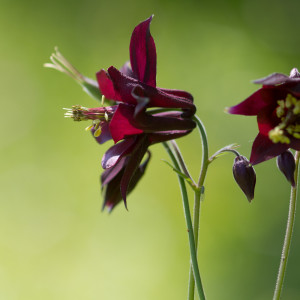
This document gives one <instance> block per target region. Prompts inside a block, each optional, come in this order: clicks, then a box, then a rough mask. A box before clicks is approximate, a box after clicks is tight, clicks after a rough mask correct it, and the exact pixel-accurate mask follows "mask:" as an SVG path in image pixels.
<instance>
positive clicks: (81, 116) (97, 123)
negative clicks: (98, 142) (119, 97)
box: [65, 105, 117, 137]
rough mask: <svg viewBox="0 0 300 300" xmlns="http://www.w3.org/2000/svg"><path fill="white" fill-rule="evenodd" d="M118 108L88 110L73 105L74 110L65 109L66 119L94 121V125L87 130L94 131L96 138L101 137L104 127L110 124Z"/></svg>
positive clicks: (108, 107)
mask: <svg viewBox="0 0 300 300" xmlns="http://www.w3.org/2000/svg"><path fill="white" fill-rule="evenodd" d="M116 109H117V106H107V107H96V108H86V107H83V106H81V105H73V106H72V108H65V110H67V112H66V113H65V117H66V118H72V119H73V120H74V121H78V122H79V121H86V120H92V124H91V125H90V126H88V127H87V128H86V130H87V131H89V130H93V131H94V136H95V137H98V136H100V134H101V132H102V129H101V128H102V126H103V125H104V124H105V123H108V122H110V120H111V119H112V117H113V115H114V113H115V111H116Z"/></svg>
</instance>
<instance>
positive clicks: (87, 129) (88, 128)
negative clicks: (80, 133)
mask: <svg viewBox="0 0 300 300" xmlns="http://www.w3.org/2000/svg"><path fill="white" fill-rule="evenodd" d="M93 127H94V124H92V125H90V126H88V127H86V128H85V130H86V131H90V130H91V129H92V128H93Z"/></svg>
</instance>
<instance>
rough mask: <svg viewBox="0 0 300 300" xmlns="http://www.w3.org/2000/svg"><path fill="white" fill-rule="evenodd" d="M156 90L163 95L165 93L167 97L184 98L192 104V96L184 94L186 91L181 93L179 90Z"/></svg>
mask: <svg viewBox="0 0 300 300" xmlns="http://www.w3.org/2000/svg"><path fill="white" fill-rule="evenodd" d="M157 89H158V90H160V91H161V92H163V93H166V94H168V95H173V96H176V97H181V98H186V99H188V100H190V102H191V103H193V100H194V98H193V96H192V95H191V94H190V93H188V92H186V91H181V90H170V89H162V88H157Z"/></svg>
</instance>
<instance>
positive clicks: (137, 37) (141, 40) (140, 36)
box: [129, 16, 156, 87]
mask: <svg viewBox="0 0 300 300" xmlns="http://www.w3.org/2000/svg"><path fill="white" fill-rule="evenodd" d="M151 20H152V16H151V17H150V18H149V19H147V20H145V21H144V22H142V23H140V24H139V25H138V26H136V27H135V29H134V30H133V33H132V36H131V41H130V48H129V49H130V63H131V67H132V71H133V73H134V74H135V75H136V77H137V78H138V79H139V80H140V81H142V82H144V83H146V84H148V85H150V86H153V87H155V86H156V49H155V43H154V40H153V38H152V36H151V34H150V23H151Z"/></svg>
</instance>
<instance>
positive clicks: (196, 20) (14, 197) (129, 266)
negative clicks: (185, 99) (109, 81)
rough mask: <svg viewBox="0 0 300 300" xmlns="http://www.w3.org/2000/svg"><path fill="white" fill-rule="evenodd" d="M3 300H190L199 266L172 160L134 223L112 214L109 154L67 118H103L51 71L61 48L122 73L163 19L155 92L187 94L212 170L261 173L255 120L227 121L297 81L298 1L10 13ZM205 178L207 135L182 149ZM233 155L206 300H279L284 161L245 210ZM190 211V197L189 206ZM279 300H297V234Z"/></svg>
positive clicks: (213, 192)
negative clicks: (273, 78) (104, 193)
mask: <svg viewBox="0 0 300 300" xmlns="http://www.w3.org/2000/svg"><path fill="white" fill-rule="evenodd" d="M0 5H1V9H0V37H1V41H0V72H1V75H0V76H1V78H0V86H1V107H2V113H1V124H2V125H1V179H0V182H1V190H0V193H1V201H0V299H3V300H17V299H22V300H27V299H28V300H29V299H30V300H41V299H43V300H53V299H55V300H71V299H72V300H82V299H85V300H96V299H97V300H99V299H101V300H102V299H103V300H115V299H122V300H134V299H143V300H150V299H151V300H153V299H157V300H158V299H173V300H179V299H185V298H186V294H187V281H188V263H189V250H188V246H187V244H188V241H187V232H186V227H185V220H184V216H183V212H182V203H181V198H180V194H179V188H178V184H177V179H176V175H175V174H174V173H173V172H172V171H171V170H170V169H169V168H168V167H167V166H166V164H164V163H163V162H162V161H161V159H168V158H167V156H166V154H165V153H164V150H163V148H162V147H161V146H160V145H156V146H153V148H152V151H153V159H152V161H151V164H150V165H149V167H148V170H147V174H146V176H144V178H143V179H142V181H141V182H140V184H139V185H138V187H137V188H136V189H135V191H134V192H133V193H132V194H131V195H130V197H129V201H128V206H129V211H126V210H125V209H124V207H123V205H119V206H118V207H117V208H116V209H115V211H114V212H113V213H112V214H110V215H109V214H107V213H106V212H104V213H102V212H101V206H102V199H101V194H100V188H99V174H100V172H101V166H100V161H101V156H102V155H103V153H104V152H105V150H106V149H107V148H108V145H103V146H101V147H100V146H99V145H98V144H96V143H95V142H94V140H93V139H92V138H91V136H90V135H89V134H87V133H86V132H85V131H84V128H85V127H86V126H87V124H83V123H74V122H72V121H71V120H69V119H64V118H63V110H62V108H63V107H71V106H72V105H74V104H82V105H84V106H87V107H93V106H95V105H97V103H96V102H94V100H92V99H90V98H89V97H88V96H87V95H86V94H85V93H83V92H82V91H81V88H80V87H79V86H78V85H77V84H76V83H75V82H73V81H72V80H71V79H70V78H68V77H67V76H65V75H63V74H60V73H58V72H56V71H54V70H50V69H45V68H43V67H42V65H43V63H45V62H48V61H49V56H50V54H51V52H52V51H53V49H54V46H59V49H60V51H61V52H62V53H63V54H64V55H65V56H66V57H67V58H68V59H69V60H70V61H71V62H73V64H74V65H75V66H76V67H77V68H78V69H79V70H80V71H81V72H82V73H83V74H85V75H87V76H90V77H93V76H94V74H95V72H96V71H98V70H99V69H100V68H107V67H109V66H110V65H114V66H116V67H119V66H121V65H122V64H123V63H124V62H125V61H126V60H127V59H128V57H129V53H128V46H129V40H130V35H131V32H132V30H133V28H134V27H135V26H136V25H137V24H138V23H139V22H140V21H142V20H144V19H146V18H148V17H149V16H150V15H151V14H154V15H155V18H154V19H153V21H152V24H151V32H152V35H153V37H154V39H155V42H156V46H157V53H158V77H157V81H158V86H161V87H165V88H177V89H184V90H188V91H190V92H191V93H192V94H193V95H194V97H195V102H196V105H197V107H198V115H199V116H200V117H201V119H202V120H203V122H204V123H205V125H206V129H207V133H208V139H209V147H210V154H213V153H214V152H215V151H217V150H218V149H220V148H221V147H223V146H225V145H227V144H231V143H234V142H235V143H238V144H240V145H241V147H240V152H241V153H242V154H244V155H246V156H248V157H249V154H250V150H251V144H252V141H253V139H254V138H255V136H256V133H257V125H256V120H255V117H253V118H251V117H249V118H246V117H242V116H232V115H228V114H225V113H224V112H223V110H224V107H226V106H230V105H234V104H236V103H238V102H240V101H242V100H243V99H244V98H246V97H247V96H248V95H249V94H250V93H252V92H253V91H255V90H256V89H257V88H258V87H257V86H255V85H254V84H252V83H251V80H253V79H257V78H260V77H264V76H266V75H268V74H270V73H272V72H282V73H286V74H289V71H290V70H291V69H292V68H293V67H300V50H299V49H300V35H299V34H298V33H299V21H298V17H299V9H300V2H299V1H297V0H293V1H292V0H288V1H280V0H273V1H267V0H231V1H221V0H219V1H218V0H216V1H190V0H188V1H176V0H172V1H171V0H170V1H169V0H149V1H137V0H127V1H121V0H119V1H118V0H116V1H114V0H112V1H102V0H99V1H92V0H87V1H79V0H73V1H69V0H52V1H34V0H27V1H21V0H14V1H11V0H0ZM178 142H179V144H180V146H181V149H182V152H183V153H184V155H185V157H186V161H187V163H188V165H189V167H190V169H191V172H192V173H193V174H194V176H197V174H198V172H199V168H200V158H201V143H200V141H199V138H198V135H197V132H195V133H193V134H191V135H190V136H188V137H186V138H183V139H181V140H179V141H178ZM233 158H234V157H233V155H230V154H228V155H225V156H223V157H222V158H220V159H218V160H217V161H216V162H215V163H214V164H213V165H212V166H211V167H210V169H209V172H208V177H207V180H206V193H205V199H204V202H203V204H202V211H201V213H202V216H201V232H200V251H199V252H200V268H201V272H202V277H203V284H204V287H205V291H206V294H207V299H208V300H220V299H221V300H232V299H234V300H235V299H237V300H250V299H251V300H253V299H255V300H265V299H271V298H272V295H273V288H274V284H275V280H276V274H277V269H278V265H279V259H280V253H281V246H282V242H283V238H284V231H285V224H286V218H287V212H288V200H289V184H288V183H287V182H286V180H285V178H284V177H283V176H282V174H280V173H279V171H278V170H277V168H276V164H275V160H271V161H268V162H265V163H263V164H261V165H258V166H257V167H256V172H257V187H256V196H255V199H254V201H253V203H251V204H249V203H248V202H247V200H246V198H245V197H244V195H243V194H242V192H241V191H240V190H239V188H238V187H237V185H236V183H235V182H234V180H233V177H232V171H231V169H232V163H233ZM191 196H192V195H191ZM298 217H299V216H298ZM298 217H297V218H296V225H295V234H294V238H293V243H292V248H291V253H290V258H289V264H288V270H287V276H286V280H285V286H284V291H283V299H285V300H295V299H300V280H299V277H300V268H299V267H300V255H299V253H300V218H298Z"/></svg>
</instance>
